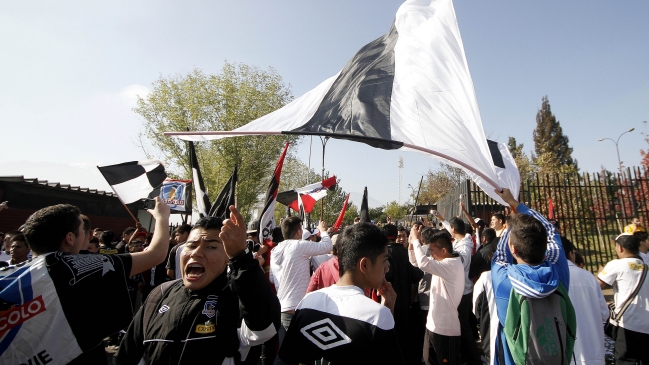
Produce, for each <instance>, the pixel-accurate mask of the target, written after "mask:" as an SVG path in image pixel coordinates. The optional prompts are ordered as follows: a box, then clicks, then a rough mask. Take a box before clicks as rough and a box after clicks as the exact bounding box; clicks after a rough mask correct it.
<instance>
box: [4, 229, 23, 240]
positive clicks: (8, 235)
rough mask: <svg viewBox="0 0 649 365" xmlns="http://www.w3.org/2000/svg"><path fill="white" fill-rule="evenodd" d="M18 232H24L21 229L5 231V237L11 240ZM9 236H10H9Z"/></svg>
mask: <svg viewBox="0 0 649 365" xmlns="http://www.w3.org/2000/svg"><path fill="white" fill-rule="evenodd" d="M17 234H22V232H21V231H9V232H6V233H5V238H6V239H8V240H11V237H13V236H15V235H17ZM7 237H8V238H7Z"/></svg>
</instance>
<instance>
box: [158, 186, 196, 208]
mask: <svg viewBox="0 0 649 365" xmlns="http://www.w3.org/2000/svg"><path fill="white" fill-rule="evenodd" d="M191 183H192V181H191V180H171V179H167V180H165V181H164V182H163V183H162V186H161V187H160V199H161V200H162V201H163V202H164V203H165V204H167V205H168V206H169V209H171V210H172V211H173V212H181V213H191V211H192V205H191V202H192V195H191V190H190V189H191V188H190V187H189V186H188V185H191Z"/></svg>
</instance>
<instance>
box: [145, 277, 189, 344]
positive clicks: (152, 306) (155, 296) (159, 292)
mask: <svg viewBox="0 0 649 365" xmlns="http://www.w3.org/2000/svg"><path fill="white" fill-rule="evenodd" d="M180 280H181V279H176V280H171V281H165V282H164V283H162V284H160V285H158V286H156V287H155V288H153V290H152V291H151V293H149V295H148V296H147V297H146V304H145V305H144V308H143V311H144V312H143V313H142V332H143V333H144V334H146V330H147V328H149V319H151V316H152V315H153V312H154V311H155V310H156V308H157V307H158V305H157V304H158V303H159V302H160V300H161V299H162V298H163V297H164V294H165V292H166V291H167V290H169V288H171V286H172V285H174V284H175V283H177V282H178V281H180Z"/></svg>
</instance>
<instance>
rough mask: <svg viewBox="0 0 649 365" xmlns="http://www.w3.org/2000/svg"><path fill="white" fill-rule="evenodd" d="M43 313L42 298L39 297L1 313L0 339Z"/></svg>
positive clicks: (43, 303)
mask: <svg viewBox="0 0 649 365" xmlns="http://www.w3.org/2000/svg"><path fill="white" fill-rule="evenodd" d="M44 311H45V302H43V296H42V295H40V296H38V297H37V298H36V299H33V300H30V301H29V302H27V303H25V304H23V305H21V306H18V307H14V308H11V309H9V310H8V311H6V312H4V313H2V315H1V316H0V337H2V336H4V335H5V333H6V332H7V331H9V330H10V329H12V328H14V327H16V326H18V325H20V324H22V323H23V322H25V321H27V320H29V319H31V318H33V317H35V316H36V315H38V314H39V313H41V312H44Z"/></svg>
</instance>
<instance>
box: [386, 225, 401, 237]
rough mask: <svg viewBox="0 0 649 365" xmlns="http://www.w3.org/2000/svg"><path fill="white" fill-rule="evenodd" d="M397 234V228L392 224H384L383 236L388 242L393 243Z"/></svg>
mask: <svg viewBox="0 0 649 365" xmlns="http://www.w3.org/2000/svg"><path fill="white" fill-rule="evenodd" d="M398 233H399V230H398V229H397V226H395V225H394V224H386V225H385V226H383V234H384V235H385V237H387V238H388V240H390V241H394V240H395V239H396V238H397V234H398Z"/></svg>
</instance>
